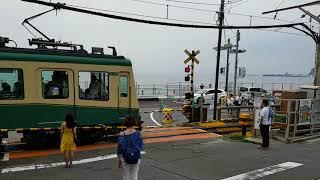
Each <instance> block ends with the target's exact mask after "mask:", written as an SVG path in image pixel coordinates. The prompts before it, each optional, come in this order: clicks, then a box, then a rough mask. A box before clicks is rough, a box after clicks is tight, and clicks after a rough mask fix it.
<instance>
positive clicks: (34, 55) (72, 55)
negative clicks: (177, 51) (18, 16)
mask: <svg viewBox="0 0 320 180" xmlns="http://www.w3.org/2000/svg"><path fill="white" fill-rule="evenodd" d="M8 60H9V61H30V62H52V63H71V64H94V65H115V66H132V63H131V61H130V60H129V59H126V58H125V57H124V56H113V55H101V54H89V53H87V52H80V51H69V50H60V49H56V50H52V49H50V50H46V49H26V48H7V47H5V48H0V61H8Z"/></svg>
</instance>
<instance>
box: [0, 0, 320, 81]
mask: <svg viewBox="0 0 320 180" xmlns="http://www.w3.org/2000/svg"><path fill="white" fill-rule="evenodd" d="M146 1H151V2H157V3H164V4H169V5H175V6H182V7H191V8H198V9H208V10H213V11H217V10H219V6H209V5H192V4H184V3H177V2H167V1H166V0H156V1H155V0H153V1H152V0H146ZM192 1H193V2H206V3H219V0H202V1H200V0H197V1H196V0H192ZM281 1H282V0H243V1H241V2H239V3H233V4H228V5H227V6H226V12H227V13H228V14H226V19H227V23H228V24H230V25H249V23H250V17H246V16H237V15H233V14H232V13H239V14H249V15H257V16H264V17H273V16H274V14H270V15H262V14H261V13H262V12H263V11H266V10H272V9H275V8H277V7H278V6H279V4H280V2H281ZM52 2H58V1H56V0H52ZM59 2H65V3H67V4H69V5H78V6H86V7H91V8H100V9H106V10H114V11H121V12H126V13H137V14H143V15H148V16H157V17H164V18H165V17H166V6H161V5H152V4H146V3H142V2H135V1H132V0H77V1H75V0H61V1H59ZM307 2H311V0H284V2H283V3H282V4H281V5H280V8H281V7H287V6H292V5H296V4H301V3H307ZM47 9H49V7H44V6H41V5H36V4H30V3H26V2H22V1H20V0H0V17H1V26H0V36H5V37H10V38H11V39H13V40H15V41H16V42H17V43H18V44H19V46H20V47H28V43H27V39H28V38H32V36H31V34H30V33H29V32H28V31H26V30H25V29H24V28H23V26H21V22H22V21H23V19H25V18H27V17H30V16H33V15H35V14H37V13H40V12H42V11H44V10H47ZM307 9H308V10H311V11H312V12H314V13H315V14H317V15H319V14H320V11H319V9H320V6H314V7H310V8H307ZM111 14H115V13H111ZM302 14H303V13H302V12H300V11H299V10H297V9H296V10H290V11H287V12H281V13H279V14H278V16H277V18H280V19H284V20H288V21H294V22H308V21H309V18H300V17H301V15H302ZM117 15H122V16H129V17H135V18H144V19H151V20H157V21H166V22H177V21H170V20H165V19H164V20H161V19H152V18H145V17H138V16H132V15H123V14H117ZM169 18H172V19H180V20H188V21H197V22H198V21H200V22H206V23H216V20H217V15H216V14H215V13H213V12H202V11H195V10H188V9H181V8H174V7H170V6H169ZM32 23H33V24H34V25H35V26H37V27H39V29H41V30H42V31H43V32H45V34H47V35H48V36H49V37H51V38H54V39H56V40H61V41H68V42H73V43H80V44H84V45H85V47H86V49H88V50H90V47H91V46H96V47H107V46H116V47H117V51H118V53H119V54H121V55H124V56H126V57H128V58H130V59H131V60H132V62H133V64H134V70H135V72H136V73H137V74H138V75H140V76H141V75H150V76H151V75H155V74H156V75H160V74H164V75H166V77H168V75H169V76H170V75H172V76H177V75H180V74H181V76H182V77H183V73H184V64H183V61H184V59H185V58H186V55H185V53H184V52H183V51H184V49H189V50H193V49H194V50H198V49H199V50H200V51H201V53H200V55H199V57H198V59H199V60H200V64H199V65H198V66H197V67H196V69H197V73H199V74H198V76H208V75H209V76H213V74H214V70H215V66H216V52H215V51H214V50H213V49H212V48H213V47H215V46H217V39H218V31H217V30H203V29H187V28H177V27H164V26H157V25H147V24H138V23H133V22H125V21H119V20H113V19H108V18H103V17H96V16H92V15H87V14H80V13H76V12H70V11H66V10H61V11H58V13H57V16H56V14H55V12H52V13H49V14H47V15H45V16H42V17H40V18H38V19H36V20H34V21H32ZM179 23H188V24H194V23H192V22H179ZM281 23H286V22H283V21H276V20H269V19H262V18H254V17H253V18H252V25H269V24H270V25H272V24H281ZM308 24H309V25H310V23H308ZM312 25H315V26H319V25H316V24H315V23H314V24H312ZM315 30H316V28H315ZM279 31H285V32H291V33H299V34H302V33H300V32H298V31H295V30H292V29H280V30H279ZM317 31H318V30H317ZM225 32H226V34H225V35H224V36H223V43H225V42H226V38H228V37H229V38H231V41H232V43H235V34H234V32H235V31H234V32H231V31H230V30H227V31H225ZM240 48H244V49H246V50H247V52H246V53H245V54H241V55H240V66H242V67H246V68H247V72H248V73H249V74H264V73H285V72H289V73H301V74H306V73H309V71H310V69H311V68H313V67H314V60H315V57H314V56H315V43H314V42H313V40H312V39H311V38H310V37H307V36H303V35H291V34H284V33H276V32H269V31H263V30H241V41H240ZM90 51H91V50H90ZM231 58H232V60H231V63H234V56H233V55H232V56H231ZM225 62H226V54H225V52H223V53H222V62H221V63H222V65H225Z"/></svg>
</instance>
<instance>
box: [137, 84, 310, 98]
mask: <svg viewBox="0 0 320 180" xmlns="http://www.w3.org/2000/svg"><path fill="white" fill-rule="evenodd" d="M302 85H306V84H302V83H251V82H241V83H238V85H237V87H238V90H239V88H240V87H256V88H263V89H265V90H267V91H269V92H271V91H276V90H279V91H284V90H297V89H299V86H302ZM232 86H233V85H232V84H230V85H229V86H228V87H229V88H230V89H229V90H230V91H232V89H233V87H232ZM224 87H225V83H224V82H221V83H220V84H219V88H221V89H224ZM206 88H210V85H207V86H206ZM211 88H212V87H211ZM136 89H137V95H138V96H184V95H185V93H186V92H188V91H190V85H189V84H188V83H186V82H178V83H168V84H138V83H137V84H136ZM199 89H200V88H199V87H197V86H196V87H195V90H196V91H197V90H199Z"/></svg>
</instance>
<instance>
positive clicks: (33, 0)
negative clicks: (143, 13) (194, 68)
mask: <svg viewBox="0 0 320 180" xmlns="http://www.w3.org/2000/svg"><path fill="white" fill-rule="evenodd" d="M22 1H25V2H31V3H36V4H41V5H45V6H50V7H53V8H54V9H56V10H58V9H65V10H70V11H75V12H80V13H86V14H91V15H96V16H101V17H107V18H111V19H117V20H123V21H129V22H137V23H144V24H153V25H162V26H171V27H185V28H201V29H219V27H218V26H216V25H195V24H179V23H169V22H159V21H151V20H144V19H136V18H131V17H124V16H117V15H112V14H106V13H101V12H95V11H90V10H86V9H80V8H76V7H71V6H67V5H66V4H61V3H50V2H45V1H40V0H22ZM296 26H301V27H304V28H305V29H307V30H310V28H309V27H308V26H307V25H305V24H303V23H291V24H280V25H262V26H223V27H222V28H223V29H272V28H280V27H285V28H292V27H293V28H295V29H297V30H299V31H302V32H304V33H306V34H308V35H309V36H310V33H308V32H307V31H305V30H301V29H299V28H296Z"/></svg>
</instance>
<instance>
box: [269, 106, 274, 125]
mask: <svg viewBox="0 0 320 180" xmlns="http://www.w3.org/2000/svg"><path fill="white" fill-rule="evenodd" d="M273 116H274V113H273V110H272V108H271V107H269V118H270V120H271V122H272V121H273Z"/></svg>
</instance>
